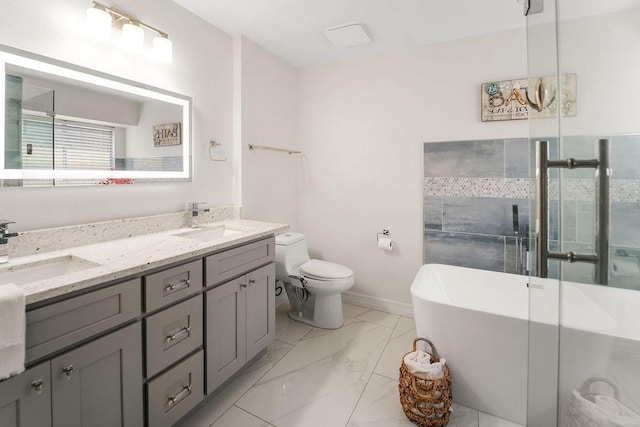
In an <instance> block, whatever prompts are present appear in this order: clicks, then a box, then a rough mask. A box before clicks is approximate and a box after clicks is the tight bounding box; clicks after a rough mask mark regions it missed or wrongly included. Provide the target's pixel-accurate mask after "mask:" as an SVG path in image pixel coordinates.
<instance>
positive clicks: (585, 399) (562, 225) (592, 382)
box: [527, 0, 640, 427]
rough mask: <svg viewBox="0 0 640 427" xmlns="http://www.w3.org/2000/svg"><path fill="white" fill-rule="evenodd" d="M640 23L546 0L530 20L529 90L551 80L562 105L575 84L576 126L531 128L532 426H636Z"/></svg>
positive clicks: (620, 6) (604, 8) (633, 10)
mask: <svg viewBox="0 0 640 427" xmlns="http://www.w3.org/2000/svg"><path fill="white" fill-rule="evenodd" d="M605 3H606V4H605ZM638 22H640V1H623V0H612V1H610V2H598V4H596V3H593V4H591V3H587V2H580V1H577V0H544V9H543V11H542V12H541V13H536V14H530V15H528V16H527V55H528V68H529V79H530V85H531V82H532V81H535V80H536V79H537V78H539V77H541V76H555V78H553V79H552V80H551V81H552V82H553V85H554V86H555V88H554V89H556V92H555V93H556V96H557V99H558V104H561V103H562V102H563V100H564V94H565V91H566V90H567V88H566V87H563V79H562V76H563V75H566V74H573V73H575V74H576V75H577V82H578V86H577V87H578V92H577V94H578V96H577V114H576V115H575V116H569V115H565V114H563V108H561V105H560V106H559V107H558V108H557V112H556V114H555V116H554V117H553V118H551V119H531V120H529V133H530V144H531V149H532V151H533V150H536V154H537V157H538V159H537V162H535V164H533V162H532V165H531V173H532V178H535V179H536V187H537V192H536V206H537V212H536V214H537V215H535V218H536V241H535V245H533V246H534V252H535V253H536V258H537V268H534V269H533V273H534V274H532V277H531V278H530V286H529V319H530V321H529V372H528V394H527V425H528V426H532V427H534V426H541V427H543V426H544V427H548V426H555V425H558V426H581V425H589V424H588V423H590V422H591V423H593V425H603V426H606V425H640V415H639V414H640V368H639V367H640V314H638V313H640V167H639V165H640V136H639V134H640V120H639V119H638V117H640V85H638V84H637V83H636V81H637V79H638V76H639V75H640V60H638V52H637V50H636V48H635V47H636V45H637V44H638V42H640V40H639V37H638V32H637V28H638V26H637V23H638ZM547 141H548V142H547ZM571 159H573V160H571ZM532 160H533V159H532ZM572 162H574V163H573V164H572ZM575 162H578V164H580V162H583V163H582V164H580V166H581V167H572V165H573V166H576V163H575ZM531 215H532V217H533V215H534V213H533V212H531ZM556 223H557V224H559V225H558V226H554V225H553V224H556ZM614 413H616V414H617V415H614ZM615 416H617V417H619V420H622V423H621V424H611V420H612V419H614V418H615ZM599 417H600V418H599ZM619 422H620V421H619ZM633 422H635V423H636V424H632V423H633ZM626 423H629V424H626Z"/></svg>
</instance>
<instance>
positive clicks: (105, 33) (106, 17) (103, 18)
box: [85, 7, 112, 41]
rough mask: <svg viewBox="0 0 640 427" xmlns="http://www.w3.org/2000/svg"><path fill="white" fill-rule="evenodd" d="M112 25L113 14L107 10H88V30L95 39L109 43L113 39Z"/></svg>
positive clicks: (86, 21) (86, 22)
mask: <svg viewBox="0 0 640 427" xmlns="http://www.w3.org/2000/svg"><path fill="white" fill-rule="evenodd" d="M111 23H112V19H111V14H110V13H109V12H107V11H106V10H102V9H98V8H96V7H90V8H89V9H87V17H86V20H85V24H86V29H87V32H88V33H89V34H90V35H91V37H93V38H94V39H96V40H99V41H109V40H110V39H111Z"/></svg>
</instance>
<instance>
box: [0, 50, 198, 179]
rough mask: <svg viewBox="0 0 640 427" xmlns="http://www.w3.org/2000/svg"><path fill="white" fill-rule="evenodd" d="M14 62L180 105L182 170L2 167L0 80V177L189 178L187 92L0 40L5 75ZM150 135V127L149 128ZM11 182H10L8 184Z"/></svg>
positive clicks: (1, 91)
mask: <svg viewBox="0 0 640 427" xmlns="http://www.w3.org/2000/svg"><path fill="white" fill-rule="evenodd" d="M7 64H10V65H15V66H19V67H23V68H30V69H32V70H36V71H40V72H43V73H48V74H53V75H56V76H60V77H64V78H67V79H70V80H75V81H80V82H83V83H89V84H93V85H96V86H100V87H103V88H108V89H112V90H115V91H119V92H125V93H131V94H135V95H139V96H143V97H147V98H150V99H153V100H157V101H164V102H168V103H171V104H176V105H179V106H181V107H182V166H183V169H182V171H171V172H166V171H126V170H55V169H5V161H4V156H5V148H4V147H5V144H4V142H5V122H4V121H5V102H4V99H5V90H6V84H5V82H4V81H3V82H2V84H0V99H2V100H3V102H0V135H1V137H2V141H3V144H2V148H1V149H0V180H22V179H47V180H48V179H65V178H66V179H97V180H102V179H107V178H131V179H133V180H134V183H147V182H162V183H165V182H191V181H192V170H193V157H192V155H191V151H192V139H193V138H192V135H193V121H192V117H193V111H192V110H193V100H192V98H191V97H188V96H186V95H181V94H177V93H174V92H170V91H166V90H164V89H160V88H157V87H153V86H149V85H146V84H143V83H139V82H136V81H132V80H127V79H124V78H121V77H118V76H114V75H111V74H107V73H103V72H100V71H97V70H93V69H89V68H85V67H81V66H78V65H75V64H70V63H67V62H63V61H58V60H56V59H53V58H48V57H45V56H41V55H37V54H34V53H30V52H26V51H23V50H20V49H16V48H13V47H10V46H6V45H2V44H0V70H2V75H3V76H6V68H7V67H6V65H7ZM149 134H150V135H151V130H150V131H149ZM10 186H12V185H10Z"/></svg>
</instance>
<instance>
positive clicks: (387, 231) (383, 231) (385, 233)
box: [376, 228, 391, 242]
mask: <svg viewBox="0 0 640 427" xmlns="http://www.w3.org/2000/svg"><path fill="white" fill-rule="evenodd" d="M390 234H391V233H390V232H389V230H387V229H386V228H385V229H383V230H382V231H380V232H378V233H377V234H376V242H377V241H379V240H380V236H389V235H390Z"/></svg>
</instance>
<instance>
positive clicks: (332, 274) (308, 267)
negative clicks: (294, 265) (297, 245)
mask: <svg viewBox="0 0 640 427" xmlns="http://www.w3.org/2000/svg"><path fill="white" fill-rule="evenodd" d="M299 269H300V274H301V275H302V276H304V277H305V278H306V279H312V280H317V281H324V282H336V281H337V282H342V281H345V280H348V279H353V271H352V270H351V269H349V268H347V267H345V266H344V265H340V264H334V263H333V262H327V261H320V260H319V259H312V260H310V261H307V262H305V263H304V264H302V265H301V266H300V267H299Z"/></svg>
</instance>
